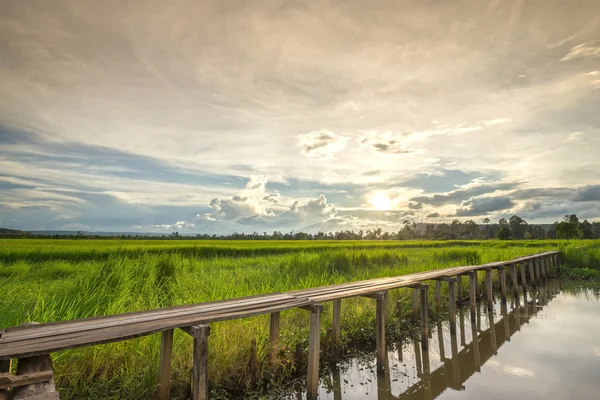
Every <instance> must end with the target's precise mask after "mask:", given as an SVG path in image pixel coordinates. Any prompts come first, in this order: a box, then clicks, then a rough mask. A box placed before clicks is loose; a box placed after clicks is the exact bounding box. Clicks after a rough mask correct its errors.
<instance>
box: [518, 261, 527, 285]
mask: <svg viewBox="0 0 600 400" xmlns="http://www.w3.org/2000/svg"><path fill="white" fill-rule="evenodd" d="M519 270H520V271H521V285H523V291H526V290H527V279H525V263H519Z"/></svg>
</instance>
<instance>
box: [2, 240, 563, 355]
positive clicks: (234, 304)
mask: <svg viewBox="0 0 600 400" xmlns="http://www.w3.org/2000/svg"><path fill="white" fill-rule="evenodd" d="M556 253H557V252H555V251H551V252H545V253H538V254H535V255H531V256H527V257H521V258H517V259H514V260H508V261H498V262H493V263H488V264H483V265H476V266H462V267H453V268H445V269H438V270H433V271H425V272H419V273H415V274H408V275H402V276H397V277H391V278H379V279H370V280H365V281H358V282H349V283H343V284H338V285H331V286H324V287H318V288H311V289H303V290H296V291H291V292H288V293H271V294H266V295H259V296H250V297H243V298H238V299H230V300H223V301H215V302H208V303H201V304H192V305H184V306H175V307H168V308H161V309H156V310H148V311H139V312H131V313H125V314H118V315H110V316H100V317H93V318H85V319H78V320H71V321H61V322H52V323H46V324H39V325H29V326H19V327H11V328H7V329H6V330H4V331H0V360H2V359H10V358H21V357H30V356H34V355H40V354H48V353H51V352H55V351H59V350H65V349H71V348H76V347H82V346H89V345H95V344H101V343H110V342H115V341H121V340H126V339H131V338H135V337H139V336H144V335H149V334H152V333H156V332H161V331H165V330H167V329H173V328H182V327H189V326H192V325H197V324H204V323H210V322H217V321H223V320H230V319H238V318H245V317H251V316H256V315H261V314H270V313H275V312H279V311H284V310H288V309H292V308H298V307H304V306H309V305H313V304H317V303H320V302H324V301H332V300H338V299H343V298H349V297H354V296H361V295H366V294H370V293H376V292H379V291H385V290H389V289H395V288H401V287H411V286H415V285H419V284H420V283H421V282H423V281H426V280H434V279H441V278H448V277H452V276H456V275H460V274H466V273H468V272H470V271H478V270H485V269H488V268H498V267H500V266H504V265H511V264H514V263H520V262H526V261H529V260H531V259H534V258H539V257H542V256H548V255H553V254H556Z"/></svg>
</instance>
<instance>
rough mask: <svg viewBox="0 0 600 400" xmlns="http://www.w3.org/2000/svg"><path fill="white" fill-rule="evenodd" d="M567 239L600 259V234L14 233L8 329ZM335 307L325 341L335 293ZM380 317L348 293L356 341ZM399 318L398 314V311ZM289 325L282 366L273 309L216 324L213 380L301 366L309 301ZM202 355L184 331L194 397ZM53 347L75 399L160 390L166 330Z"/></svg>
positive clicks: (184, 377) (391, 271)
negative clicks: (275, 358) (310, 238)
mask: <svg viewBox="0 0 600 400" xmlns="http://www.w3.org/2000/svg"><path fill="white" fill-rule="evenodd" d="M444 245H447V246H444ZM582 246H584V247H582ZM557 248H560V249H561V250H562V251H563V254H564V255H565V260H566V263H565V266H567V265H572V266H574V267H576V268H590V269H594V270H600V264H599V262H598V261H599V260H600V241H594V242H581V241H574V242H570V243H567V242H560V241H552V242H549V241H520V242H507V243H505V242H502V243H499V242H429V241H427V242H417V241H414V242H351V241H341V242H325V243H315V242H262V241H251V242H233V241H231V242H218V243H216V242H210V243H207V242H196V241H168V242H166V241H140V242H127V241H119V240H114V241H113V240H98V241H95V240H81V241H79V240H6V241H2V242H0V287H1V288H2V296H0V328H4V327H8V326H14V325H19V324H22V323H23V322H27V321H37V322H51V321H58V320H68V319H75V318H85V317H91V316H97V315H109V314H115V313H123V312H129V311H138V310H146V309H152V308H158V307H166V306H171V305H181V304H190V303H198V302H205V301H213V300H221V299H227V298H236V297H242V296H250V295H255V294H261V293H270V292H276V291H289V290H294V289H301V288H309V287H315V286H323V285H329V284H334V283H341V282H346V281H355V280H361V279H369V278H376V277H385V276H396V275H402V274H409V273H414V272H420V271H424V270H430V269H437V268H446V267H450V266H456V265H469V264H471V265H473V264H479V263H484V262H489V261H498V260H507V259H512V258H515V257H518V256H522V255H526V254H532V253H536V252H539V251H545V250H551V249H557ZM390 296H391V301H390V302H389V303H390V305H391V304H395V303H396V300H400V301H401V302H403V304H404V306H405V307H408V304H409V303H408V302H409V298H410V291H409V290H397V291H391V292H390ZM324 306H325V314H324V317H323V327H322V334H323V342H324V344H325V345H326V344H327V340H328V339H327V332H328V330H329V329H330V318H329V315H330V311H331V304H325V305H324ZM390 307H391V306H390ZM328 313H329V314H328ZM433 317H435V312H434V313H433ZM374 318H375V313H374V307H373V303H372V300H369V299H365V298H352V299H347V300H344V302H343V313H342V331H343V337H344V338H345V340H348V341H349V340H351V339H352V340H365V341H369V340H372V339H373V337H374V326H375V324H374ZM390 318H394V317H393V312H392V310H390ZM389 326H390V328H389V329H391V332H389V333H390V334H389V335H388V336H393V334H394V332H395V331H394V329H395V328H394V329H393V327H394V326H397V325H394V324H389ZM403 329H405V330H408V329H409V327H408V326H403ZM281 332H282V336H281V339H280V342H281V344H282V350H281V354H280V358H279V359H280V362H279V363H276V364H275V365H271V364H270V363H268V362H266V360H267V353H268V335H269V331H268V316H259V317H254V318H248V319H244V320H235V321H227V322H220V323H216V324H213V326H212V330H211V336H210V356H209V364H210V365H209V371H210V382H211V387H212V388H213V390H215V391H219V392H223V391H225V393H241V392H240V391H243V390H246V389H247V388H249V387H254V388H255V389H256V386H255V385H257V382H258V384H263V385H268V384H269V382H275V383H276V382H277V379H284V378H285V377H286V376H289V375H290V374H291V373H293V371H294V367H293V365H292V364H290V363H289V360H291V358H292V354H293V351H294V349H295V346H296V344H297V343H299V342H300V343H304V344H305V345H306V340H307V338H308V318H307V315H306V312H305V311H302V310H289V311H285V312H283V313H282V322H281ZM396 333H398V334H400V333H401V332H396ZM252 339H256V341H257V353H258V354H257V355H258V360H259V364H260V368H259V370H258V372H257V374H258V376H250V372H249V370H248V368H247V364H248V360H249V357H250V342H251V340H252ZM191 356H192V351H191V339H190V338H189V337H188V336H187V335H186V334H184V333H181V332H179V331H177V332H176V334H175V341H174V359H173V380H174V383H173V392H172V397H173V398H186V396H187V395H188V393H189V379H190V371H191V367H192V359H191ZM53 357H54V363H55V370H56V372H57V374H58V376H59V378H58V385H59V387H60V390H61V392H62V395H63V397H64V398H78V399H79V398H99V397H102V398H106V397H113V398H131V399H133V398H140V399H141V398H150V397H152V396H153V395H154V391H155V386H156V380H157V370H158V357H159V335H150V336H147V337H142V338H138V339H134V340H128V341H124V342H118V343H112V344H108V345H101V346H92V347H87V348H80V349H75V350H68V351H63V352H59V353H56V354H54V356H53ZM275 372H276V373H275ZM259 389H260V387H259Z"/></svg>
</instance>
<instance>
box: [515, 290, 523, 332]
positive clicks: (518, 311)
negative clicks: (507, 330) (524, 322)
mask: <svg viewBox="0 0 600 400" xmlns="http://www.w3.org/2000/svg"><path fill="white" fill-rule="evenodd" d="M515 306H516V307H515V309H514V310H515V319H516V320H517V330H518V331H520V330H521V299H520V297H519V294H518V293H517V297H515Z"/></svg>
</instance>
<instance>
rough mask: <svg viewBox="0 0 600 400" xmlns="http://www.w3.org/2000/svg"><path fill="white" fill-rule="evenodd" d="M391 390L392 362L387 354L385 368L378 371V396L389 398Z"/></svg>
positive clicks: (379, 397)
mask: <svg viewBox="0 0 600 400" xmlns="http://www.w3.org/2000/svg"><path fill="white" fill-rule="evenodd" d="M390 391H391V390H390V363H389V359H388V357H387V355H386V357H385V362H384V366H383V369H382V370H378V371H377V398H378V399H387V398H388V397H389V396H390ZM341 398H342V396H341V395H340V399H341ZM334 400H335V399H334Z"/></svg>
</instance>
